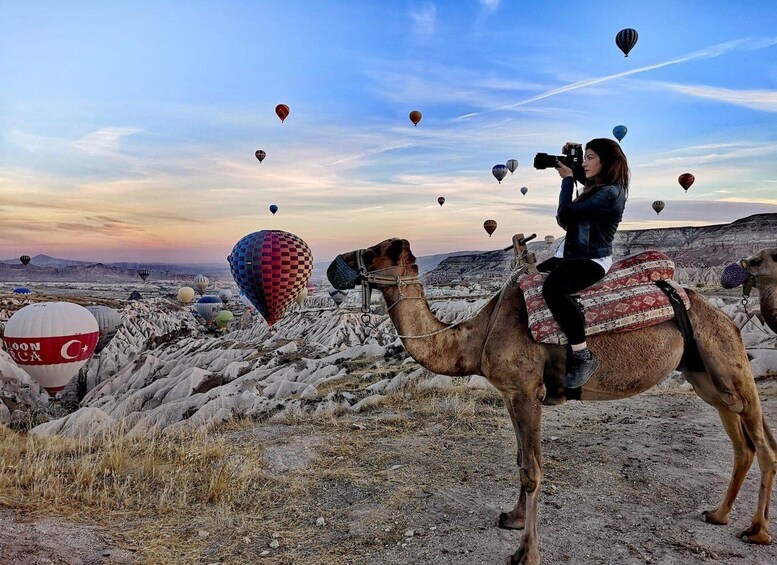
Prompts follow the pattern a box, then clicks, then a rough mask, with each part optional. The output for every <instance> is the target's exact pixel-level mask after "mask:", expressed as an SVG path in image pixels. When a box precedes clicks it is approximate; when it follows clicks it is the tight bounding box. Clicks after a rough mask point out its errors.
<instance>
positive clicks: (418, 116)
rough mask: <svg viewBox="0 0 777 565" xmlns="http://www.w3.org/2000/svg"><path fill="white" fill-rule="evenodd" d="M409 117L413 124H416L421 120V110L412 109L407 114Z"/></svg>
mask: <svg viewBox="0 0 777 565" xmlns="http://www.w3.org/2000/svg"><path fill="white" fill-rule="evenodd" d="M408 117H409V118H410V121H411V122H413V125H414V126H417V125H418V122H420V121H421V112H419V111H418V110H413V111H412V112H410V115H409V116H408Z"/></svg>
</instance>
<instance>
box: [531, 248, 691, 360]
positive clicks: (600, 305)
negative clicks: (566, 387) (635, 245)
mask: <svg viewBox="0 0 777 565" xmlns="http://www.w3.org/2000/svg"><path fill="white" fill-rule="evenodd" d="M673 275H674V262H673V261H672V260H670V259H669V257H667V256H666V255H664V254H663V253H661V252H659V251H645V252H642V253H638V254H637V255H632V256H630V257H626V258H625V259H623V260H621V261H618V262H616V263H614V264H613V265H612V267H611V268H610V271H609V272H608V273H607V275H605V277H604V278H603V279H602V280H601V281H599V282H598V283H596V284H595V285H593V286H590V287H588V288H586V289H585V290H583V291H581V292H580V293H578V294H577V295H576V296H579V298H578V300H577V302H578V304H580V306H581V307H582V309H583V311H584V312H585V326H586V327H585V334H586V336H591V335H596V334H603V333H618V332H627V331H631V330H636V329H639V328H645V327H647V326H652V325H655V324H660V323H661V322H665V321H666V320H671V319H672V318H674V309H673V308H672V305H671V303H670V302H669V298H667V296H666V294H664V292H663V291H662V290H661V289H660V288H658V287H657V286H656V285H655V282H656V281H658V280H666V281H667V282H669V284H671V285H672V286H673V287H674V288H675V289H676V290H677V292H678V294H679V295H680V297H681V298H682V300H683V303H684V304H685V308H686V310H687V309H689V308H690V307H691V304H690V301H689V300H688V295H687V294H686V293H685V291H684V290H683V288H682V287H681V286H680V285H678V284H677V283H676V282H675V281H673V280H672V276H673ZM546 277H547V274H545V273H536V274H533V275H529V276H525V277H522V278H520V279H519V280H518V285H519V286H520V287H521V289H522V290H523V295H524V299H525V301H526V310H527V313H528V315H529V330H530V331H531V335H532V337H533V338H534V339H535V340H536V341H539V342H541V343H552V344H557V345H564V344H566V343H567V338H566V336H565V335H564V332H562V331H561V328H559V326H558V324H557V323H556V320H554V319H553V314H551V313H550V310H549V309H548V306H547V305H546V304H545V299H544V298H543V296H542V284H543V283H544V282H545V278H546Z"/></svg>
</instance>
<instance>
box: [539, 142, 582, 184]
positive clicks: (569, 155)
mask: <svg viewBox="0 0 777 565" xmlns="http://www.w3.org/2000/svg"><path fill="white" fill-rule="evenodd" d="M557 162H561V163H563V164H565V165H566V166H567V167H569V168H570V169H572V174H573V175H574V177H575V179H577V180H579V181H581V182H582V181H584V180H585V171H583V147H582V146H581V145H571V146H569V148H568V150H567V151H565V152H564V155H548V154H547V153H537V155H535V156H534V168H535V169H554V168H555V167H556V163H557Z"/></svg>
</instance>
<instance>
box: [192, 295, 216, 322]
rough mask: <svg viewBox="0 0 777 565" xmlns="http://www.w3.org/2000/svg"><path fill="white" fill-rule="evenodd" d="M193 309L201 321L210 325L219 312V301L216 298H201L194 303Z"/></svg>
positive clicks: (209, 296)
mask: <svg viewBox="0 0 777 565" xmlns="http://www.w3.org/2000/svg"><path fill="white" fill-rule="evenodd" d="M194 309H195V310H196V311H197V313H198V314H199V315H200V316H201V317H202V319H203V320H205V321H206V322H208V323H210V322H212V321H213V320H215V319H216V316H218V313H219V312H221V300H219V297H218V296H211V295H208V296H203V297H202V298H200V299H199V300H198V301H197V302H196V304H195V305H194Z"/></svg>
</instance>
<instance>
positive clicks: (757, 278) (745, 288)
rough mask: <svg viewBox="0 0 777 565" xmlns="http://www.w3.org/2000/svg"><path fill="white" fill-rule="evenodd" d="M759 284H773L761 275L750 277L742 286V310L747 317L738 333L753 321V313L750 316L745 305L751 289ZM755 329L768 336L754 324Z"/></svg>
mask: <svg viewBox="0 0 777 565" xmlns="http://www.w3.org/2000/svg"><path fill="white" fill-rule="evenodd" d="M759 282H775V281H773V279H771V278H770V277H764V276H763V275H750V278H748V279H747V281H746V282H745V284H744V285H743V286H742V300H741V304H742V308H744V310H745V315H746V316H747V319H746V320H745V321H744V322H743V323H742V325H741V326H739V331H742V328H744V327H745V326H746V325H747V324H749V323H750V322H752V321H753V317H754V316H755V312H753V313H752V314H751V313H750V312H749V311H748V309H747V303H748V301H749V300H750V292H751V291H752V290H753V287H754V286H756V285H757V284H758V283H759ZM754 325H755V327H756V328H758V329H759V330H761V331H762V332H763V333H765V334H766V335H769V333H768V332H767V331H765V330H764V329H763V328H762V327H760V326H759V325H758V324H754Z"/></svg>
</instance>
